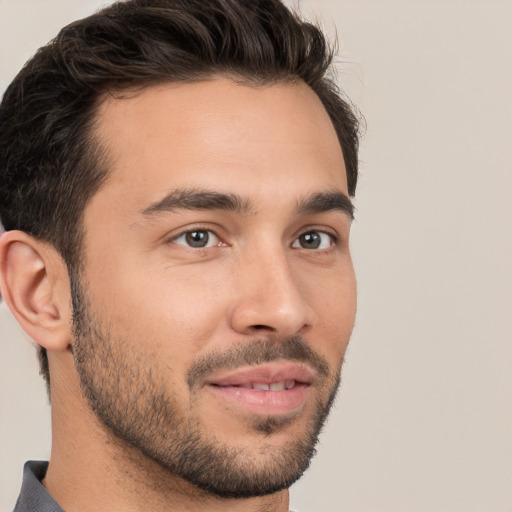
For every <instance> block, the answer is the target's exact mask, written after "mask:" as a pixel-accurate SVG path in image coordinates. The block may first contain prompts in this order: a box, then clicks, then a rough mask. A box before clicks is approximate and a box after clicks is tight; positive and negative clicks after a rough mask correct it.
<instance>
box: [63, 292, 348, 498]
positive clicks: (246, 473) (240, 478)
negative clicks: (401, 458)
mask: <svg viewBox="0 0 512 512" xmlns="http://www.w3.org/2000/svg"><path fill="white" fill-rule="evenodd" d="M85 300H86V299H85V297H84V296H83V294H82V293H81V291H80V289H79V288H78V286H76V283H75V286H74V293H73V307H74V314H73V325H74V343H73V355H74V360H75V367H76V370H77V373H78V376H79V379H80V385H81V390H82V393H83V395H84V396H85V398H86V399H87V401H88V403H89V406H90V408H91V409H92V411H93V412H94V413H95V415H96V417H97V418H98V420H99V421H100V423H101V424H102V425H103V426H104V427H105V429H106V431H107V433H108V434H109V435H112V436H113V437H114V439H115V440H116V441H117V442H118V444H120V445H121V446H124V447H126V448H127V450H130V451H133V450H134V449H135V451H136V453H139V454H140V455H141V456H142V457H146V458H149V459H150V460H152V461H153V462H155V463H156V464H157V465H158V466H159V467H160V468H162V469H163V470H164V471H166V472H167V473H168V474H170V475H172V476H173V477H179V478H181V479H184V480H185V481H187V482H189V483H190V484H193V485H194V486H195V487H196V488H198V489H201V490H202V491H204V492H206V493H208V494H211V495H215V496H217V497H221V498H249V497H255V496H264V495H269V494H273V493H275V492H277V491H280V490H283V489H285V488H288V487H290V486H291V485H292V484H293V483H294V482H295V481H296V480H298V479H299V478H300V477H301V476H302V474H303V473H304V471H305V470H306V469H307V468H308V467H309V464H310V461H311V458H312V457H313V456H314V454H315V445H316V443H317V441H318V436H319V434H320V432H321V430H322V427H323V425H324V422H325V420H326V418H327V415H328V413H329V410H330V408H331V406H332V404H333V402H334V399H335V396H336V393H337V389H338V387H339V381H340V374H341V364H340V366H339V368H337V369H336V370H335V371H332V370H330V369H329V366H328V365H327V363H326V362H325V361H324V360H323V359H322V358H321V357H319V356H318V355H316V354H315V353H314V352H313V351H312V350H311V348H310V347H309V346H308V345H307V344H306V343H305V341H304V340H302V339H301V338H298V337H294V338H290V339H287V340H282V341H280V342H279V343H276V342H275V341H273V340H268V339H267V340H254V341H251V342H247V343H244V344H241V345H239V346H237V348H236V349H235V350H233V351H230V353H229V354H216V355H213V357H208V358H204V359H202V360H201V361H198V362H197V364H195V365H193V368H191V369H190V371H189V372H188V375H187V377H188V384H189V387H190V388H191V389H192V388H193V384H194V382H198V381H199V379H200V377H201V376H202V375H204V374H207V372H208V371H211V370H212V369H213V368H219V367H221V368H224V369H225V368H226V367H229V366H234V367H236V366H237V365H241V364H242V362H243V363H245V364H259V363H263V362H270V361H275V360H278V359H291V360H298V361H301V362H308V363H309V364H312V366H313V367H315V369H316V370H317V371H318V372H320V373H323V374H324V384H323V386H322V389H321V391H322V392H320V391H319V390H316V399H315V402H316V404H315V410H314V414H311V417H310V419H309V420H308V422H307V424H306V426H305V428H304V429H303V435H301V436H296V437H294V438H293V439H290V440H289V441H287V442H286V443H283V444H281V445H280V447H279V449H276V448H275V446H273V445H272V442H271V441H272V435H273V434H276V433H279V432H281V431H283V430H284V429H286V428H287V426H288V425H289V424H290V423H293V422H294V421H295V420H296V418H295V417H293V416H290V417H275V416H269V417H266V418H265V417H258V418H255V419H253V420H252V422H251V423H250V425H249V426H248V428H249V429H252V430H253V432H257V433H259V435H260V437H261V442H260V443H259V446H258V449H257V450H256V449H251V450H249V449H247V448H239V447H236V446H232V445H229V444H227V443H225V442H221V441H219V439H217V438H216V436H215V433H214V432H210V431H208V430H207V429H206V428H205V427H204V426H203V425H202V424H201V419H200V417H198V416H194V415H193V414H190V412H189V411H190V409H187V410H186V408H184V407H183V405H179V402H178V400H177V397H176V396H175V395H174V394H173V393H172V392H170V391H169V388H168V387H167V386H166V385H165V380H166V379H165V378H164V375H165V374H166V373H167V374H168V375H169V374H171V375H172V370H171V369H169V368H168V367H165V368H164V369H163V370H162V366H161V365H160V364H159V362H158V359H155V358H146V359H145V358H144V355H143V354H142V355H141V354H133V353H130V351H129V350H127V349H126V347H133V346H136V345H135V344H130V343H125V340H124V339H119V338H116V337H115V335H114V333H113V332H111V330H109V329H107V327H106V324H105V323H103V322H102V321H100V319H99V317H98V315H95V314H94V313H93V312H92V310H91V308H90V307H89V306H88V304H87V303H86V302H85ZM216 356H217V359H216ZM215 361H217V362H215ZM212 367H213V368H212ZM192 396H193V394H192ZM220 428H221V427H220ZM235 442H236V440H235Z"/></svg>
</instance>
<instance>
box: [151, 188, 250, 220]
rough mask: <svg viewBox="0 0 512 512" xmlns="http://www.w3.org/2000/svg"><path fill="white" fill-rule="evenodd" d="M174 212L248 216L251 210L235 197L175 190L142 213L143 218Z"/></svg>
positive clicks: (208, 191)
mask: <svg viewBox="0 0 512 512" xmlns="http://www.w3.org/2000/svg"><path fill="white" fill-rule="evenodd" d="M176 210H224V211H229V212H234V213H238V214H240V215H249V214H251V213H252V209H251V206H250V203H249V201H248V200H246V199H244V198H242V197H240V196H238V195H236V194H226V193H223V192H212V191H210V190H198V189H177V190H173V191H172V192H170V193H169V194H167V195H166V196H165V197H164V198H163V199H161V200H160V201H157V202H155V203H153V204H151V205H150V206H148V207H147V208H146V209H144V210H143V211H142V214H143V215H145V216H151V215H154V214H158V213H165V212H174V211H176Z"/></svg>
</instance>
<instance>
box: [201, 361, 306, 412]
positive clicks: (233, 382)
mask: <svg viewBox="0 0 512 512" xmlns="http://www.w3.org/2000/svg"><path fill="white" fill-rule="evenodd" d="M315 375H316V374H315V372H314V371H313V370H312V369H311V368H309V367H307V366H304V365H300V364H297V363H291V362H290V363H289V362H279V363H270V364H266V365H261V366H257V367H248V368H242V369H238V370H236V371H234V372H231V373H229V374H225V375H220V376H214V377H213V378H211V379H209V380H208V381H207V383H206V384H207V389H209V390H210V391H211V392H213V393H214V394H215V395H216V396H217V397H218V398H220V399H222V400H225V401H227V402H228V403H230V405H231V406H235V407H239V408H242V409H244V410H246V411H248V412H252V413H255V414H265V415H283V414H289V413H292V412H295V411H297V410H299V409H300V408H301V407H302V406H303V405H304V403H305V401H306V399H307V396H308V394H309V388H310V387H311V385H312V383H313V382H314V380H315Z"/></svg>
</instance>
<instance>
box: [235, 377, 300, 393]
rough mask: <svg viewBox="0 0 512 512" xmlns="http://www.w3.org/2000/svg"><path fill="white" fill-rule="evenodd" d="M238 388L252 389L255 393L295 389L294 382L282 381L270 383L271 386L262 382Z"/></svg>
mask: <svg viewBox="0 0 512 512" xmlns="http://www.w3.org/2000/svg"><path fill="white" fill-rule="evenodd" d="M240 387H252V389H255V390H256V391H284V390H285V389H292V388H294V387H295V381H294V380H282V381H280V382H272V384H266V383H263V382H253V383H252V385H250V386H249V385H247V386H245V385H244V386H240Z"/></svg>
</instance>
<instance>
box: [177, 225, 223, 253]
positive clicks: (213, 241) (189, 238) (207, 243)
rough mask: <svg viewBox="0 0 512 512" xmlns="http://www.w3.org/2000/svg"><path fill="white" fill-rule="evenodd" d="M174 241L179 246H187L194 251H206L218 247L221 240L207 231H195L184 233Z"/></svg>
mask: <svg viewBox="0 0 512 512" xmlns="http://www.w3.org/2000/svg"><path fill="white" fill-rule="evenodd" d="M172 241H173V242H174V243H175V244H178V245H186V246H187V247H192V248H194V249H204V248H206V247H213V246H215V245H217V244H218V243H219V238H218V237H217V235H216V234H215V233H213V232H212V231H209V230H207V229H193V230H191V231H186V232H185V233H182V234H181V235H179V236H177V237H176V238H174V239H173V240H172Z"/></svg>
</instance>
